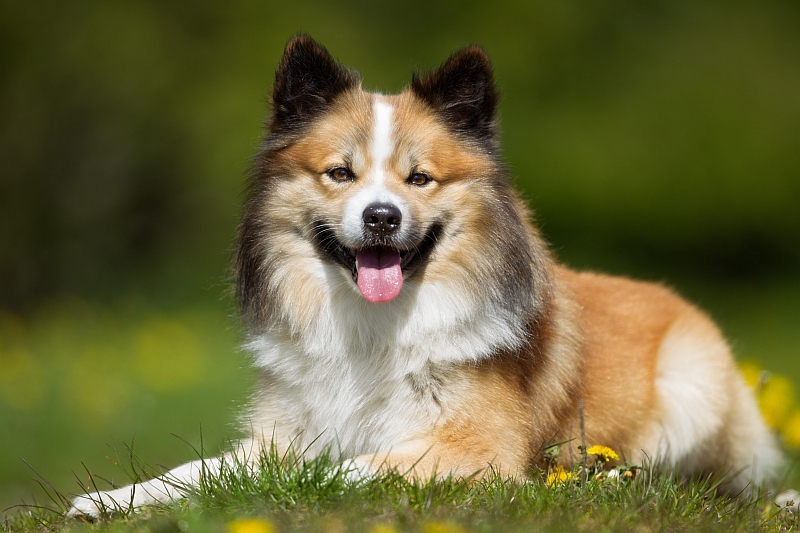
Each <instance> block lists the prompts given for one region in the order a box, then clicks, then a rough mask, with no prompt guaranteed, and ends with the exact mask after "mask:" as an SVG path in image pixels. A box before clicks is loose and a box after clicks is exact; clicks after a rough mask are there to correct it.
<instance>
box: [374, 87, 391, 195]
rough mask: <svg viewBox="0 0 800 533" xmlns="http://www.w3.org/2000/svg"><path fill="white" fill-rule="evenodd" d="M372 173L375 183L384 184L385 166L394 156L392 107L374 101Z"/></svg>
mask: <svg viewBox="0 0 800 533" xmlns="http://www.w3.org/2000/svg"><path fill="white" fill-rule="evenodd" d="M372 117H373V122H372V146H371V147H370V148H371V149H370V155H371V156H372V172H373V176H372V178H373V180H374V181H375V183H383V178H384V173H383V171H384V169H383V167H384V165H385V164H386V160H387V159H389V156H390V155H392V149H393V148H394V145H393V143H392V106H390V105H389V104H387V103H385V102H382V101H380V100H378V98H377V97H376V98H375V99H374V100H373V101H372Z"/></svg>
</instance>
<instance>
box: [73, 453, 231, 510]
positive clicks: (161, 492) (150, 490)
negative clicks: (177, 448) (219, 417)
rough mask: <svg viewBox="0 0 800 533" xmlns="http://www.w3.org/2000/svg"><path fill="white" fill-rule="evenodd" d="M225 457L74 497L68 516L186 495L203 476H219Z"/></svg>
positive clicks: (161, 502)
mask: <svg viewBox="0 0 800 533" xmlns="http://www.w3.org/2000/svg"><path fill="white" fill-rule="evenodd" d="M223 460H224V458H223V457H216V458H213V459H199V460H197V461H192V462H191V463H186V464H184V465H181V466H179V467H177V468H174V469H172V470H170V471H169V472H167V473H166V474H164V475H162V476H159V477H157V478H153V479H151V480H149V481H144V482H142V483H136V484H133V485H128V486H127V487H122V488H119V489H115V490H109V491H95V492H92V493H88V494H84V495H82V496H78V497H76V498H75V499H73V500H72V507H71V508H70V510H69V512H68V514H67V516H70V517H76V516H86V517H91V518H100V517H101V516H108V515H111V514H114V513H125V512H129V511H135V510H137V509H139V508H141V507H144V506H146V505H154V504H164V503H169V502H171V501H173V500H175V499H178V498H183V497H185V496H186V495H187V494H188V493H189V492H191V490H192V489H193V488H195V487H197V486H198V484H199V483H200V480H201V479H202V477H203V476H215V475H217V474H218V473H219V470H220V466H221V465H222V462H223Z"/></svg>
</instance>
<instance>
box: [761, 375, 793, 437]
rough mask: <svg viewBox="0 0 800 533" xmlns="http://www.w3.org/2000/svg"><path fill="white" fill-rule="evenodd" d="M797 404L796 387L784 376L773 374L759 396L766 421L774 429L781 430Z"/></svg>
mask: <svg viewBox="0 0 800 533" xmlns="http://www.w3.org/2000/svg"><path fill="white" fill-rule="evenodd" d="M795 404H796V400H795V393H794V385H792V382H791V381H789V380H788V379H787V378H785V377H784V376H779V375H777V374H773V375H772V376H771V377H770V378H769V381H767V382H766V383H765V384H764V387H763V388H762V389H761V393H760V394H759V395H758V405H759V407H760V408H761V414H762V415H764V420H766V422H767V424H769V426H770V427H771V428H773V429H780V428H781V427H782V426H783V425H784V423H785V422H786V420H787V419H788V417H789V413H791V412H792V409H793V408H794V406H795Z"/></svg>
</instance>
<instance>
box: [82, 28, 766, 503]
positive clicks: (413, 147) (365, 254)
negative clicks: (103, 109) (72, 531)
mask: <svg viewBox="0 0 800 533" xmlns="http://www.w3.org/2000/svg"><path fill="white" fill-rule="evenodd" d="M497 102H498V92H497V89H496V88H495V84H494V81H493V73H492V67H491V63H490V61H489V59H488V57H487V55H486V53H485V52H484V51H483V50H482V49H481V48H478V47H468V48H464V49H462V50H460V51H458V52H456V53H454V54H453V55H452V56H451V57H450V58H449V59H447V60H446V61H445V62H444V63H443V64H442V65H441V66H440V67H439V68H438V69H436V70H433V71H431V72H427V73H422V74H414V75H413V77H412V80H411V84H410V86H409V87H408V88H406V89H405V90H404V91H403V92H401V93H400V94H397V95H382V94H375V93H369V92H365V91H363V90H362V89H361V84H360V78H359V76H358V74H357V73H355V72H354V71H352V70H349V69H347V68H345V67H344V66H342V65H341V64H340V63H338V62H337V61H336V60H335V59H334V58H333V57H332V56H331V54H330V53H329V52H328V51H327V50H326V49H325V48H324V47H323V46H321V45H320V44H318V43H317V42H315V41H314V40H313V39H311V38H310V37H308V36H304V35H298V36H296V37H294V38H293V39H291V40H290V41H289V43H288V44H287V46H286V49H285V51H284V54H283V58H282V60H281V62H280V66H279V67H278V70H277V73H276V78H275V84H274V86H273V91H272V102H271V103H272V111H271V115H270V116H269V117H268V119H267V124H268V134H267V135H266V138H265V140H264V142H263V144H262V145H261V147H260V150H259V151H258V153H257V154H256V156H255V158H254V163H253V169H252V178H251V180H250V188H249V197H248V201H247V203H246V206H245V208H244V214H243V217H242V221H241V224H240V227H239V230H238V248H237V255H236V260H235V277H236V290H237V296H238V301H239V305H240V308H241V314H242V317H243V321H244V323H245V324H246V329H247V341H246V346H247V348H248V349H249V350H250V352H252V354H253V361H254V365H255V367H256V368H257V369H258V372H259V376H260V379H259V385H258V390H257V392H256V395H255V399H254V401H253V404H252V407H251V409H250V410H249V412H248V414H247V416H246V419H247V422H246V427H247V428H248V429H250V434H251V436H250V437H249V438H248V439H246V440H245V441H243V442H242V443H241V444H240V446H239V448H240V451H239V452H231V453H240V454H242V456H243V457H245V459H246V460H247V458H252V457H254V456H256V455H257V453H258V451H259V450H260V449H261V447H262V446H264V443H267V445H274V446H276V447H277V449H278V450H279V451H280V452H284V451H286V450H289V449H290V448H291V447H295V448H297V449H301V450H303V451H304V453H305V454H307V456H315V455H317V454H320V453H323V452H324V451H325V450H330V449H335V450H336V451H337V452H338V453H340V454H341V457H342V458H343V459H344V460H346V463H345V464H346V465H347V468H348V469H349V470H348V472H349V474H348V475H353V476H354V477H356V478H363V477H368V476H371V475H374V474H375V473H376V472H377V471H379V470H380V469H382V468H396V469H398V471H400V472H403V473H405V474H406V475H408V476H412V477H415V478H418V479H426V478H430V477H431V476H439V477H444V476H457V477H459V476H464V477H468V476H472V475H475V474H476V473H479V475H480V473H481V472H487V471H489V470H492V471H496V472H499V473H500V474H502V475H506V476H516V477H524V476H526V475H527V474H529V473H530V472H532V471H535V469H536V468H537V467H543V466H545V464H546V458H545V456H544V454H543V450H544V449H545V448H546V447H547V446H548V445H549V444H551V443H556V442H561V443H563V444H562V445H561V448H560V454H558V456H557V457H555V459H554V460H555V463H556V464H557V465H561V466H563V467H564V468H567V469H569V468H572V466H573V461H577V460H579V459H580V457H581V450H580V449H579V446H581V442H584V443H590V444H602V445H606V446H609V447H611V448H613V449H614V450H617V451H618V452H619V454H620V455H621V456H622V457H623V458H624V459H626V460H628V461H631V462H633V463H637V464H642V462H645V461H652V464H654V465H657V466H658V467H660V468H662V469H665V470H669V471H679V472H681V473H682V474H685V475H693V474H713V475H715V476H717V477H718V478H719V479H721V480H722V483H723V485H724V487H725V489H726V490H729V491H731V492H732V493H740V492H742V491H746V489H747V488H748V487H759V486H761V485H763V484H765V483H768V482H769V481H770V480H771V479H772V478H773V477H774V476H775V475H776V473H777V471H778V469H779V467H780V464H781V454H780V452H779V449H778V446H777V444H776V442H775V439H774V437H773V435H772V434H771V433H770V431H769V430H768V428H767V427H766V425H765V423H764V421H763V419H762V417H761V415H760V413H759V409H758V407H757V405H756V402H755V400H754V398H753V394H752V392H751V391H750V390H749V389H748V387H747V386H746V385H745V382H744V381H743V379H742V377H741V376H740V375H739V373H738V371H737V368H736V366H735V364H734V361H733V358H732V357H731V353H730V349H729V347H728V345H727V344H726V342H725V340H724V338H723V336H722V335H721V333H720V331H719V329H718V328H717V327H716V326H715V324H714V322H712V320H711V319H710V318H709V317H708V316H707V315H706V314H704V313H703V312H702V311H700V310H699V309H697V308H696V307H694V306H693V305H691V304H690V303H688V302H686V301H684V300H683V299H681V298H680V297H679V296H677V295H676V294H675V293H673V292H672V291H671V290H669V289H667V288H665V287H663V286H661V285H656V284H651V283H642V282H637V281H632V280H629V279H624V278H619V277H610V276H606V275H601V274H594V273H579V272H576V271H573V270H570V269H568V268H566V267H564V266H561V265H559V264H558V263H556V262H555V260H554V259H553V256H552V254H551V252H550V251H549V250H548V247H547V245H546V244H545V242H544V241H543V239H542V237H541V235H540V233H539V231H538V230H537V229H536V227H535V226H534V225H533V223H532V216H531V212H530V211H529V209H528V207H527V206H526V203H525V202H524V201H523V200H522V199H521V197H520V195H519V194H518V193H517V192H516V191H515V190H514V188H513V186H512V184H511V182H510V179H509V173H508V171H507V169H506V167H505V166H504V163H503V161H502V159H501V157H500V146H499V144H498V132H497V124H496V107H497ZM579 428H581V430H579ZM580 433H582V435H583V436H582V438H578V435H579V434H580ZM225 460H226V458H225V456H223V457H221V458H217V459H211V460H206V461H195V462H192V463H188V464H186V465H183V466H181V467H178V468H176V469H174V470H172V471H170V472H168V473H167V474H165V475H164V476H163V477H161V478H155V479H153V480H150V481H147V482H144V483H141V484H138V485H134V486H130V487H124V488H121V489H117V490H113V491H108V492H96V493H93V494H87V495H84V496H79V497H77V498H76V499H75V500H74V501H73V508H72V510H71V511H70V514H72V515H87V516H99V515H100V514H102V513H103V512H104V510H107V509H128V508H134V509H135V508H138V507H140V506H143V505H147V504H152V503H158V502H166V501H169V500H171V499H174V498H177V497H181V496H182V495H184V494H185V493H186V491H187V490H189V488H190V487H191V486H192V485H195V484H196V483H197V481H198V479H199V478H200V476H202V475H209V474H211V475H213V474H214V473H215V472H217V471H218V470H219V468H220V465H221V464H222V463H223V462H224V461H225ZM550 460H551V461H552V460H553V459H552V457H551V458H550ZM489 467H491V469H490V468H489Z"/></svg>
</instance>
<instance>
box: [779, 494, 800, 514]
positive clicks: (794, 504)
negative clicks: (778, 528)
mask: <svg viewBox="0 0 800 533" xmlns="http://www.w3.org/2000/svg"><path fill="white" fill-rule="evenodd" d="M775 505H777V506H778V507H780V508H781V509H793V510H799V509H800V492H797V491H796V490H791V489H789V490H785V491H783V492H781V493H780V494H778V496H777V497H776V498H775Z"/></svg>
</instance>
